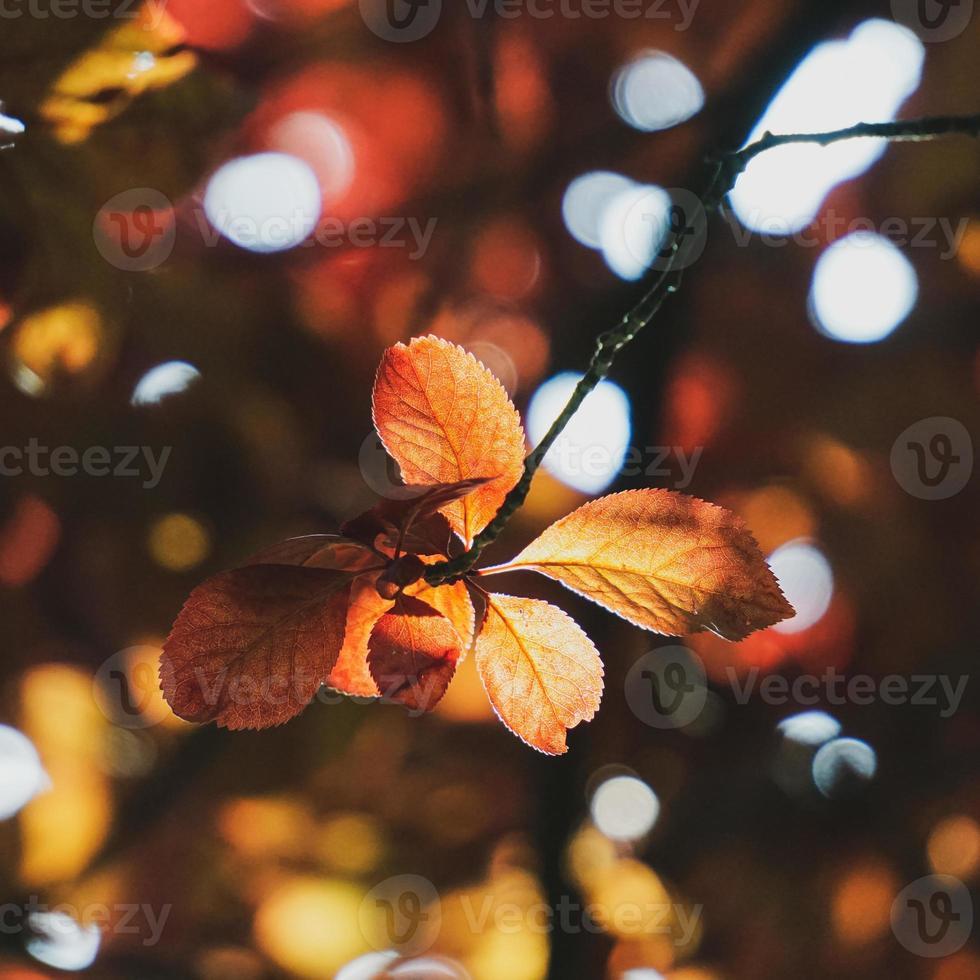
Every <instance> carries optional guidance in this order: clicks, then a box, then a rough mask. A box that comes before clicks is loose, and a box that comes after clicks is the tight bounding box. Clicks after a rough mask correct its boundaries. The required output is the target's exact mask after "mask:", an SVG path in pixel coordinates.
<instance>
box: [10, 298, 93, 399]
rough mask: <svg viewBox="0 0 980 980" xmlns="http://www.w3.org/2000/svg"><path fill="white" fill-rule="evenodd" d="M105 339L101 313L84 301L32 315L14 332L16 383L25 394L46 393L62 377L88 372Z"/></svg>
mask: <svg viewBox="0 0 980 980" xmlns="http://www.w3.org/2000/svg"><path fill="white" fill-rule="evenodd" d="M105 339H106V333H105V325H104V323H103V321H102V317H101V315H100V314H99V311H98V310H97V309H96V308H95V307H94V306H93V305H92V304H91V303H88V302H85V301H83V300H76V301H74V302H70V303H63V304H61V305H60V306H52V307H49V308H48V309H45V310H40V311H38V312H37V313H32V314H30V315H29V316H27V317H25V318H24V319H23V320H22V321H21V322H20V324H19V325H18V326H17V328H16V329H15V331H14V335H13V342H12V345H11V353H12V355H13V358H14V361H13V365H12V371H13V380H14V383H15V384H16V385H17V387H18V388H20V389H21V391H23V392H24V393H25V394H28V395H41V394H44V393H45V392H46V391H47V390H48V388H49V387H50V386H51V385H52V384H53V383H54V382H55V381H57V380H58V379H59V378H60V377H62V376H66V375H67V376H77V375H80V374H82V373H83V372H84V371H85V370H87V369H88V368H89V367H90V366H91V365H92V364H93V363H94V361H95V359H96V357H98V355H99V352H100V349H101V348H102V347H103V345H104V343H105Z"/></svg>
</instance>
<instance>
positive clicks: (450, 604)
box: [405, 581, 476, 659]
mask: <svg viewBox="0 0 980 980" xmlns="http://www.w3.org/2000/svg"><path fill="white" fill-rule="evenodd" d="M405 594H406V595H410V596H414V597H415V598H416V599H421V600H422V602H425V603H427V604H428V605H430V606H432V608H433V609H435V610H436V611H437V612H441V613H442V614H443V616H445V617H446V619H448V620H449V622H450V623H452V624H453V629H455V630H456V632H457V633H458V634H459V638H460V639H461V640H462V641H463V653H462V655H461V659H462V657H463V656H465V655H466V653H467V651H468V650H469V648H470V647H471V646H472V645H473V632H474V630H475V628H476V612H475V611H474V609H473V600H472V599H471V598H470V590H469V589H468V588H467V587H466V583H465V582H463V581H459V582H453V583H451V584H449V583H447V584H444V585H440V586H438V587H437V588H433V587H432V586H431V585H428V584H426V582H425V581H421V582H416V583H415V585H412V586H409V588H407V589H406V590H405Z"/></svg>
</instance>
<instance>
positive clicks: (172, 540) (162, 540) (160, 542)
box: [147, 514, 211, 572]
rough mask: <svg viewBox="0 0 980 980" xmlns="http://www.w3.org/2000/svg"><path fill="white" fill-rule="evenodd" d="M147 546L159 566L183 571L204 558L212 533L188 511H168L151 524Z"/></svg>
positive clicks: (172, 570)
mask: <svg viewBox="0 0 980 980" xmlns="http://www.w3.org/2000/svg"><path fill="white" fill-rule="evenodd" d="M147 546H148V547H149V550H150V554H151V555H152V556H153V560H154V561H155V562H156V563H157V564H158V565H161V566H162V567H163V568H166V569H167V570H168V571H171V572H186V571H187V570H188V569H191V568H194V566H195V565H200V563H201V562H202V561H204V559H205V558H207V556H208V554H209V553H210V551H211V535H210V533H209V532H208V530H207V528H206V527H205V526H204V525H203V524H202V523H201V522H200V521H199V520H198V519H197V518H196V517H192V516H191V515H190V514H167V515H165V516H164V517H160V518H158V519H157V520H156V521H155V522H154V523H153V524H152V526H151V527H150V531H149V534H148V536H147Z"/></svg>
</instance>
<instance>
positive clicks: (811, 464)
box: [803, 435, 873, 507]
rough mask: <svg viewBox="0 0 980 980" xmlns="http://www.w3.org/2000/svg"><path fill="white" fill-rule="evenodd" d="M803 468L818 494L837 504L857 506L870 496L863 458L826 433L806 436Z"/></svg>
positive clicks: (869, 474)
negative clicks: (808, 439)
mask: <svg viewBox="0 0 980 980" xmlns="http://www.w3.org/2000/svg"><path fill="white" fill-rule="evenodd" d="M803 468H804V472H805V474H806V477H807V479H808V480H809V481H810V483H811V484H812V485H813V486H814V487H815V488H816V490H817V491H818V492H819V493H820V495H821V496H822V497H824V499H826V500H829V501H830V502H831V503H834V504H837V505H838V506H840V507H858V506H860V505H861V504H863V503H866V502H867V501H868V500H869V498H870V496H871V492H872V489H873V487H872V473H871V467H870V466H869V465H868V462H867V460H865V459H864V457H863V456H861V455H860V453H857V452H855V450H853V449H850V448H849V447H848V446H845V445H844V444H843V443H842V442H839V441H838V440H836V439H833V438H831V437H830V436H826V435H817V436H814V437H813V438H812V439H810V441H809V443H808V445H807V447H806V450H805V455H804V459H803Z"/></svg>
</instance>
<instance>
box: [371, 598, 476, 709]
mask: <svg viewBox="0 0 980 980" xmlns="http://www.w3.org/2000/svg"><path fill="white" fill-rule="evenodd" d="M368 650H369V653H368V667H369V668H370V671H371V676H372V677H373V678H374V681H375V683H376V684H377V685H378V689H379V690H380V691H381V694H382V696H383V697H384V698H385V699H386V700H389V701H397V702H399V703H400V704H404V705H405V706H406V707H408V708H412V709H415V710H420V711H431V710H432V709H433V708H434V707H435V706H436V704H437V703H438V701H439V699H440V698H441V697H442V696H443V694H445V693H446V688H447V687H448V686H449V682H450V681H451V680H452V679H453V674H454V673H455V672H456V663H457V661H458V660H459V658H460V655H461V654H462V652H463V643H462V640H461V639H460V637H459V634H458V633H457V632H456V630H454V629H453V627H452V624H451V623H450V622H449V620H448V619H446V617H445V616H443V615H442V614H441V613H440V612H438V611H437V610H435V609H433V608H432V606H430V605H428V604H427V603H424V602H422V601H421V600H420V599H414V598H412V597H411V596H401V597H400V598H399V599H397V600H396V602H395V604H394V605H393V606H392V608H391V609H390V610H389V611H388V612H386V613H385V614H384V615H383V616H382V617H381V618H380V619H379V620H378V621H377V623H376V624H375V627H374V629H373V630H372V631H371V639H370V640H369V641H368Z"/></svg>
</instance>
